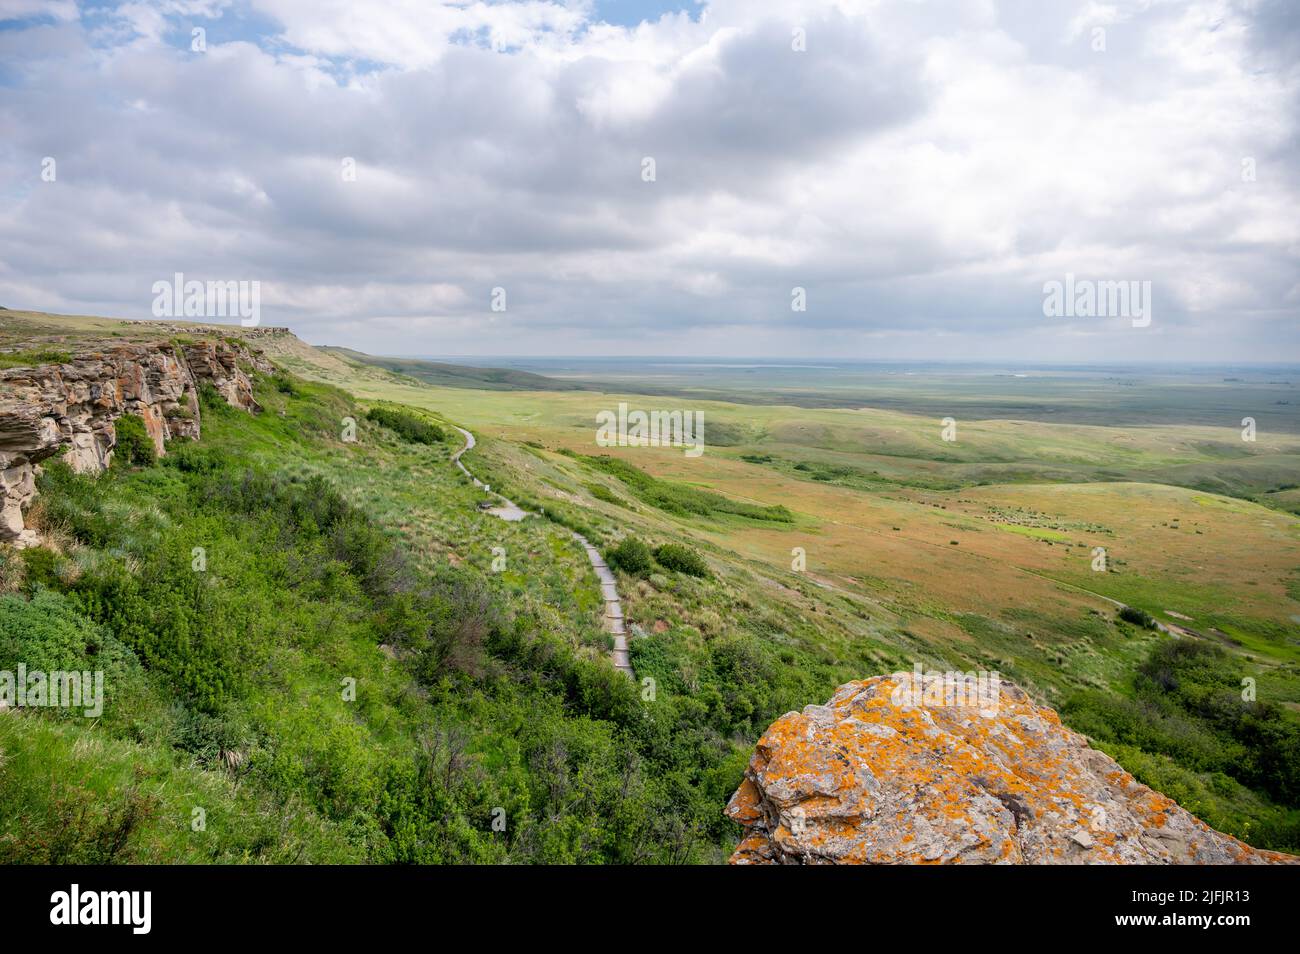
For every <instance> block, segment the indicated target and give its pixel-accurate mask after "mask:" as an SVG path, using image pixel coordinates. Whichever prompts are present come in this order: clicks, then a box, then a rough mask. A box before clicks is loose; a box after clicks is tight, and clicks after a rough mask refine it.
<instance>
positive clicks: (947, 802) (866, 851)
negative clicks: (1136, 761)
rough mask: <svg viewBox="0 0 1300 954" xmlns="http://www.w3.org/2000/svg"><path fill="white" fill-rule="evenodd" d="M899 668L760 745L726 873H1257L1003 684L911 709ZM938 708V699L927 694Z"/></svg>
mask: <svg viewBox="0 0 1300 954" xmlns="http://www.w3.org/2000/svg"><path fill="white" fill-rule="evenodd" d="M913 680H914V677H913V674H911V673H898V674H895V675H893V676H879V677H876V678H874V679H867V680H864V681H861V682H851V683H848V684H847V685H844V686H841V687H840V688H839V689H838V690H836V692H835V695H834V696H833V697H832V698H831V700H830V702H828V703H827V704H826V705H824V706H818V705H812V706H808V707H806V708H805V709H804V710H803V712H802V713H799V712H790V713H787V714H786V715H784V716H782V717H781V718H780V719H778V720H777V721H776V722H774V723H773V724H772V726H771V727H770V728H769V729H768V730H767V732H766V733H764V735H763V737H762V738H761V739H760V740H759V742H758V746H757V748H756V751H755V753H754V757H753V758H752V759H751V761H750V763H749V767H748V769H747V770H746V772H745V779H744V781H743V782H742V783H741V786H740V788H739V789H738V790H737V791H736V793H735V795H733V796H732V798H731V801H730V802H729V803H728V805H727V809H726V813H727V816H728V817H730V818H731V819H733V820H735V821H737V822H739V823H740V824H742V825H744V826H745V828H746V829H747V831H746V834H745V837H744V839H743V840H742V841H741V843H740V845H739V846H738V847H737V848H736V851H735V853H734V854H733V855H732V857H731V863H732V864H909V863H928V864H940V863H965V864H1268V863H1294V862H1297V861H1300V859H1297V858H1294V857H1292V856H1289V855H1282V854H1278V853H1276V852H1270V851H1262V850H1258V849H1254V848H1251V847H1249V846H1247V845H1245V844H1243V843H1242V842H1240V841H1238V840H1237V839H1235V838H1232V837H1230V836H1228V835H1224V834H1221V833H1219V832H1217V831H1215V830H1214V829H1212V828H1210V827H1209V826H1208V825H1206V824H1205V823H1204V822H1202V821H1200V820H1199V819H1197V818H1195V817H1194V816H1193V815H1191V814H1190V813H1188V812H1187V811H1185V810H1183V809H1182V808H1180V807H1179V806H1178V805H1177V804H1176V803H1175V802H1174V801H1173V800H1172V799H1169V798H1166V797H1165V796H1163V795H1161V794H1159V793H1158V792H1155V791H1152V790H1151V789H1150V788H1147V787H1146V786H1145V785H1142V784H1140V783H1139V782H1138V781H1137V780H1136V779H1134V778H1133V776H1132V775H1130V774H1129V773H1128V772H1126V771H1124V770H1123V769H1122V768H1120V766H1119V765H1118V764H1117V763H1116V762H1115V761H1114V760H1113V759H1111V758H1110V757H1108V756H1107V755H1105V754H1103V753H1102V752H1098V751H1097V750H1095V749H1092V748H1090V747H1089V746H1088V743H1087V740H1086V739H1085V738H1084V737H1083V736H1080V735H1078V734H1076V733H1074V732H1071V731H1070V730H1069V729H1067V728H1065V727H1064V726H1063V725H1062V724H1061V720H1060V718H1059V717H1058V716H1057V714H1056V713H1055V712H1053V711H1052V710H1051V709H1048V708H1046V707H1043V706H1039V705H1036V704H1035V703H1034V702H1033V700H1031V699H1030V698H1029V696H1028V695H1027V694H1026V693H1025V692H1024V691H1023V690H1021V689H1018V688H1016V687H1015V686H1011V685H1008V684H1006V683H1001V684H1000V685H996V686H995V687H994V689H993V691H992V693H991V694H989V696H988V697H986V698H983V699H980V700H979V701H978V702H976V701H975V700H973V699H971V698H965V699H962V698H960V697H959V698H958V701H963V702H969V703H971V704H970V705H943V704H933V703H931V704H918V703H923V700H924V699H925V698H926V696H924V695H918V694H915V693H913V692H910V691H909V690H913V689H914V688H916V687H918V685H919V686H920V687H921V688H926V687H930V686H932V685H933V683H932V682H930V683H927V682H926V680H924V679H921V680H916V681H913ZM934 698H935V699H938V698H939V697H938V696H937V695H936V696H934Z"/></svg>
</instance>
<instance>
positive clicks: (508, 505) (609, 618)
mask: <svg viewBox="0 0 1300 954" xmlns="http://www.w3.org/2000/svg"><path fill="white" fill-rule="evenodd" d="M452 427H456V425H455V424H453V425H452ZM456 430H458V431H460V433H461V434H462V435H463V436H464V438H465V446H464V447H462V448H461V449H460V450H458V451H456V453H454V454H452V455H451V460H452V463H454V464H455V465H456V466H457V467H459V468H460V469H461V472H462V473H463V474H464V475H465V476H466V477H468V478H469V479H470V480H472V481H474V486H475V487H482V488H483V489H484V490H485V491H487V492H488V493H490V494H493V495H494V496H495V497H496V498H497V499H498V500H500V501H501V505H500V506H497V507H493V508H491V509H490V510H488V511H487V512H488V513H490V514H495V515H496V516H498V517H500V518H501V519H502V520H523V519H524V518H525V517H529V516H532V514H530V513H529V512H528V511H527V510H524V509H523V508H521V507H520V506H519V505H518V504H516V503H515V502H514V501H513V500H508V499H506V498H505V497H503V496H501V494H498V493H496V492H495V491H494V490H492V488H491V487H489V486H488V485H487V484H485V483H483V481H481V480H479V479H478V478H477V477H475V476H474V475H473V474H472V473H470V470H469V468H468V467H466V466H465V464H464V463H463V462H462V461H461V459H460V457H461V455H462V454H464V453H465V451H467V450H470V449H471V448H472V447H473V446H474V435H473V434H471V433H470V432H469V431H467V430H465V428H463V427H456ZM572 533H573V536H574V539H576V540H577V541H578V542H579V543H580V544H582V548H583V549H584V550H586V551H587V559H588V560H590V561H591V568H592V569H593V570H595V572H596V579H598V580H599V581H600V595H601V598H602V599H604V601H605V614H604V617H603V619H602V623H603V624H604V627H605V632H607V633H609V634H610V635H612V636H613V637H614V648H613V649H611V650H610V651H609V661H610V662H612V663H613V664H614V668H615V669H617V670H618V671H619V672H621V673H623V674H624V675H625V676H627V677H628V678H629V679H635V678H636V673H635V672H633V671H632V662H631V660H630V659H629V658H628V653H627V630H626V629H625V628H624V625H623V604H622V603H621V602H619V599H618V581H617V580H615V579H614V574H613V572H612V571H611V570H610V568H609V567H608V566H607V565H606V564H605V558H604V557H602V556H601V555H600V551H599V550H597V549H596V548H595V547H594V546H592V545H591V543H590V542H589V541H588V540H587V538H586V537H584V536H583V535H582V534H580V533H578V532H577V531H576V530H575V531H572Z"/></svg>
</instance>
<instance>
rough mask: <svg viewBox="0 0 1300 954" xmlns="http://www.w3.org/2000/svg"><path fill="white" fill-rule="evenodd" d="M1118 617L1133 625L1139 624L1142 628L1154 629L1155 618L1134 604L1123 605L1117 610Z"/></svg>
mask: <svg viewBox="0 0 1300 954" xmlns="http://www.w3.org/2000/svg"><path fill="white" fill-rule="evenodd" d="M1119 618H1120V619H1122V620H1124V621H1125V622H1128V623H1132V624H1134V625H1135V626H1141V627H1142V628H1143V629H1155V628H1156V621H1155V618H1154V617H1153V616H1152V615H1151V614H1150V613H1148V612H1147V611H1146V610H1141V609H1138V608H1137V607H1136V606H1125V607H1123V608H1121V609H1120V611H1119Z"/></svg>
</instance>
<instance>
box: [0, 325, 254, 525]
mask: <svg viewBox="0 0 1300 954" xmlns="http://www.w3.org/2000/svg"><path fill="white" fill-rule="evenodd" d="M245 366H246V367H250V368H253V369H255V370H259V371H270V370H271V365H270V364H269V363H268V362H267V361H266V360H265V359H263V358H262V357H261V356H260V355H258V354H256V353H254V352H252V351H251V350H249V349H248V348H246V347H244V346H243V345H240V344H237V343H233V342H229V341H219V340H218V341H198V342H194V343H192V344H186V345H184V346H180V347H179V348H178V346H176V345H174V344H173V343H171V342H156V343H150V344H117V345H113V346H111V347H106V348H104V349H103V350H97V351H90V350H86V351H84V352H82V353H79V354H76V355H74V356H73V357H72V359H71V360H69V361H67V362H64V363H59V364H46V365H41V366H38V367H30V368H23V367H18V368H10V369H8V370H4V371H0V542H10V543H14V544H17V545H19V546H25V545H30V544H33V543H35V542H37V538H36V534H35V532H34V531H33V530H31V529H29V528H28V527H26V526H25V524H24V513H25V511H26V510H27V507H28V505H29V504H30V503H31V501H32V499H33V497H34V496H35V494H36V480H35V478H36V473H37V470H38V468H39V465H40V463H41V461H43V460H46V459H47V458H49V457H52V456H54V455H55V454H58V453H60V452H62V453H63V455H64V459H65V460H66V461H67V462H68V464H69V465H70V466H71V467H72V468H73V469H74V470H77V471H79V472H93V471H101V470H104V469H105V468H106V467H108V464H109V462H110V461H111V459H112V455H113V447H114V445H115V444H116V443H117V437H116V433H115V427H114V422H115V421H116V420H117V419H118V418H119V417H121V416H122V415H124V414H134V415H137V416H139V417H140V418H141V419H142V420H143V421H144V424H145V429H146V430H147V431H148V432H149V435H150V437H152V438H153V442H154V447H155V449H156V450H157V451H158V453H159V454H163V453H165V452H166V442H167V441H169V440H172V439H173V438H177V437H182V438H198V437H199V434H200V429H201V420H200V411H199V396H198V389H199V385H200V383H201V382H204V381H207V382H209V383H211V385H212V386H213V387H214V388H216V390H217V391H218V392H219V393H220V394H221V395H222V396H223V397H224V398H225V399H226V400H227V401H228V402H229V403H230V404H232V405H234V406H236V407H240V408H243V409H245V410H247V411H250V412H254V411H257V410H258V409H259V408H258V406H257V402H256V401H254V400H253V385H252V381H251V380H250V379H249V376H248V374H247V373H246V372H245V370H244V367H245Z"/></svg>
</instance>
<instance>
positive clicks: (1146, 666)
mask: <svg viewBox="0 0 1300 954" xmlns="http://www.w3.org/2000/svg"><path fill="white" fill-rule="evenodd" d="M1132 688H1133V693H1134V695H1133V697H1132V698H1126V697H1124V696H1117V695H1115V694H1114V693H1110V692H1100V691H1095V690H1093V691H1087V692H1081V693H1077V694H1075V695H1074V696H1072V697H1071V698H1069V699H1068V700H1067V701H1066V703H1065V704H1064V705H1063V706H1062V707H1061V714H1062V716H1063V717H1064V718H1065V719H1066V721H1067V722H1068V723H1069V724H1070V726H1071V727H1072V728H1074V729H1076V730H1077V731H1080V732H1084V733H1087V734H1088V735H1089V736H1091V737H1093V738H1094V739H1096V740H1098V741H1099V742H1100V743H1102V744H1109V745H1110V746H1114V747H1117V751H1118V752H1120V753H1126V754H1127V755H1128V757H1129V761H1128V762H1126V763H1125V764H1130V763H1131V764H1132V765H1134V766H1135V767H1140V768H1141V769H1142V770H1144V771H1146V773H1147V774H1146V775H1145V776H1144V775H1143V774H1142V773H1141V771H1138V770H1137V768H1134V769H1133V770H1134V771H1135V773H1136V774H1138V777H1139V778H1141V779H1142V780H1143V781H1145V782H1147V784H1150V785H1153V786H1154V785H1157V783H1159V785H1160V790H1161V791H1165V792H1167V793H1168V792H1169V790H1170V787H1176V788H1178V789H1179V790H1181V791H1185V792H1186V793H1187V797H1188V798H1191V799H1194V801H1195V805H1194V806H1193V805H1187V804H1185V805H1184V807H1188V808H1191V809H1192V810H1195V811H1196V812H1197V813H1198V814H1199V815H1201V817H1203V818H1205V820H1206V821H1208V822H1210V824H1212V825H1214V826H1215V827H1217V828H1220V829H1221V830H1223V831H1227V832H1229V833H1231V834H1236V835H1238V836H1239V837H1245V836H1247V835H1252V834H1253V836H1254V838H1253V841H1252V843H1255V844H1260V845H1263V846H1264V847H1272V848H1278V849H1281V850H1290V851H1294V850H1296V849H1297V848H1300V725H1297V723H1296V721H1295V719H1294V717H1292V716H1290V715H1289V714H1288V713H1287V712H1286V711H1285V710H1283V709H1282V708H1281V707H1280V706H1277V705H1274V704H1272V703H1266V702H1256V701H1249V702H1248V701H1245V700H1243V699H1242V670H1241V664H1240V662H1238V661H1237V660H1236V659H1235V658H1234V657H1230V656H1229V655H1228V654H1227V653H1225V652H1224V651H1223V650H1222V649H1220V648H1219V647H1217V646H1214V645H1213V644H1210V643H1205V642H1202V641H1199V640H1196V639H1179V640H1170V641H1166V642H1161V643H1160V644H1159V645H1158V646H1157V647H1156V648H1155V649H1154V650H1153V651H1152V653H1151V655H1150V656H1149V658H1148V659H1147V660H1146V661H1145V662H1144V663H1142V665H1141V666H1140V667H1139V668H1138V671H1137V673H1136V674H1135V676H1134V678H1133V684H1132ZM1206 776H1208V777H1210V778H1211V779H1213V778H1215V777H1218V778H1221V779H1223V780H1225V781H1227V782H1230V785H1229V786H1228V788H1229V789H1232V788H1234V787H1240V788H1242V789H1243V790H1244V789H1249V790H1251V791H1252V792H1253V793H1255V797H1256V799H1257V800H1258V799H1259V798H1260V797H1262V798H1263V799H1264V800H1267V801H1271V802H1272V805H1271V806H1269V807H1266V808H1264V809H1261V810H1260V812H1258V813H1257V814H1256V816H1255V817H1256V818H1263V819H1264V820H1265V822H1266V824H1265V825H1264V826H1263V827H1262V828H1261V827H1255V828H1254V829H1253V830H1252V827H1251V826H1252V825H1256V824H1257V822H1256V821H1255V820H1254V818H1252V816H1251V815H1249V814H1243V813H1242V812H1241V810H1240V809H1239V806H1240V804H1241V803H1242V802H1243V801H1249V799H1242V798H1240V797H1237V798H1228V797H1226V796H1225V794H1224V791H1222V790H1220V791H1217V793H1216V790H1215V786H1214V785H1213V784H1211V785H1208V786H1207V785H1206V784H1205V783H1204V782H1203V781H1200V779H1201V778H1203V777H1206ZM1219 788H1220V789H1222V788H1223V786H1222V785H1220V786H1219ZM1263 828H1267V829H1268V833H1267V834H1265V832H1264V831H1263Z"/></svg>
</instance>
